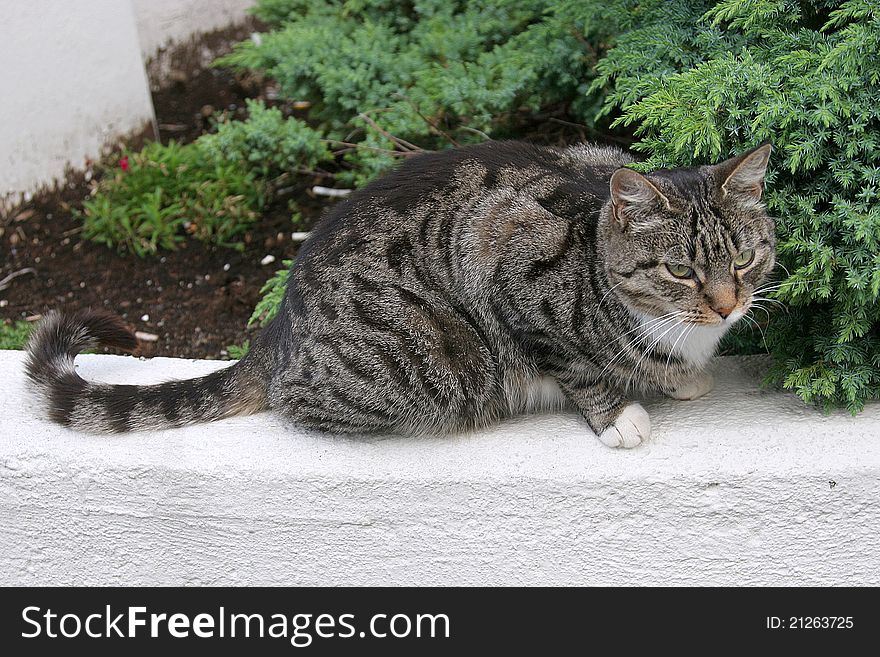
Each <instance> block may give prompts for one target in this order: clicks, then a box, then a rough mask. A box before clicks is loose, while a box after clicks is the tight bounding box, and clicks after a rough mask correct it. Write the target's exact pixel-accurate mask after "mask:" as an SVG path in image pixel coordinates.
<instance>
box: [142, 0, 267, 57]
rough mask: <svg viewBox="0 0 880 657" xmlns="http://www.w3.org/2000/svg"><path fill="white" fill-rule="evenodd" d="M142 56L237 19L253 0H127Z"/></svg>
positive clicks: (153, 53) (242, 15) (244, 14)
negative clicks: (132, 12)
mask: <svg viewBox="0 0 880 657" xmlns="http://www.w3.org/2000/svg"><path fill="white" fill-rule="evenodd" d="M131 2H132V5H133V6H134V13H135V17H136V19H137V28H138V36H139V37H140V44H141V51H142V52H143V56H144V58H145V59H146V58H149V57H152V56H153V55H155V54H156V51H157V50H159V49H160V48H163V47H165V46H167V45H169V43H171V42H180V41H184V40H186V39H188V38H189V37H190V36H191V35H192V34H194V33H196V32H210V31H211V30H215V29H219V28H223V27H226V26H227V25H231V24H233V23H236V22H239V21H241V20H242V19H243V18H245V16H247V9H248V8H249V7H250V6H251V5H253V4H254V0H131Z"/></svg>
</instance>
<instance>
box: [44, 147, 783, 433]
mask: <svg viewBox="0 0 880 657" xmlns="http://www.w3.org/2000/svg"><path fill="white" fill-rule="evenodd" d="M769 156H770V146H769V145H764V146H761V147H758V148H756V149H754V150H752V151H750V152H748V153H745V154H743V155H740V156H739V157H735V158H733V159H730V160H727V161H725V162H722V163H720V164H717V165H714V166H702V167H697V168H688V169H683V168H682V169H669V170H659V171H655V172H653V173H651V174H648V175H642V174H639V173H637V172H635V171H634V170H632V169H629V168H626V165H627V164H629V163H631V162H632V161H633V158H632V157H630V156H629V155H627V154H626V153H624V152H623V151H621V150H618V149H615V148H608V147H600V146H594V145H587V144H583V145H578V146H572V147H569V148H564V149H561V148H552V147H541V146H536V145H530V144H526V143H520V142H495V141H490V142H486V143H483V144H480V145H478V146H470V147H465V148H460V149H455V150H448V151H444V152H439V153H431V154H422V155H418V156H416V157H412V158H410V159H408V160H406V162H404V164H403V165H402V166H400V167H399V168H398V169H397V170H395V171H394V172H393V173H390V174H389V175H387V176H385V177H384V178H382V179H380V180H377V181H375V182H373V183H371V184H370V185H367V186H366V187H365V188H364V189H362V190H360V191H358V192H356V193H354V194H352V196H351V197H350V198H349V199H347V200H345V201H343V202H341V203H340V204H338V205H336V206H335V207H333V208H332V209H330V210H329V211H328V212H327V214H326V216H325V217H324V218H323V220H322V221H321V222H320V224H319V225H318V226H317V227H316V228H315V230H314V231H313V233H312V235H311V236H310V238H309V239H308V240H307V241H306V242H305V244H304V245H303V247H302V249H301V251H300V252H299V255H298V256H297V258H296V261H295V263H294V265H293V267H292V269H291V271H290V275H289V279H288V283H287V290H286V294H285V296H284V300H283V303H282V305H281V309H280V311H279V313H278V316H277V317H276V318H275V319H274V321H272V323H271V324H270V325H269V326H268V327H266V328H265V329H264V330H263V331H262V333H261V334H260V335H259V336H258V337H257V338H256V339H255V340H254V344H253V345H252V347H251V350H250V352H249V353H248V354H247V356H246V357H245V358H244V359H242V360H241V361H239V362H238V363H237V364H235V365H233V366H231V367H229V368H227V369H224V370H221V371H218V372H215V373H213V374H209V375H207V376H203V377H201V378H197V379H192V380H186V381H174V382H168V383H163V384H159V385H146V386H138V385H108V384H102V383H89V382H87V381H85V380H83V379H82V378H80V377H79V376H78V375H77V373H76V372H75V370H74V365H73V359H74V356H75V355H76V354H77V353H78V352H79V351H81V350H82V349H84V348H86V347H91V346H93V345H95V344H106V345H111V346H116V347H119V348H124V349H131V348H134V347H135V346H136V343H135V339H134V337H133V335H132V334H131V333H130V331H129V330H128V329H127V328H126V327H125V325H124V324H123V323H122V322H121V320H119V319H117V318H115V317H113V316H111V315H108V314H105V313H98V312H87V313H81V314H59V313H54V312H53V313H49V314H48V315H47V316H46V318H45V319H44V320H43V321H42V323H41V324H40V325H39V326H38V327H37V328H36V329H35V331H34V334H33V337H32V338H31V340H30V343H29V345H28V352H29V356H28V361H27V373H28V375H29V377H30V379H31V381H32V382H33V383H34V384H35V385H36V387H37V389H38V390H39V391H40V392H41V394H42V397H43V398H44V399H45V400H46V402H47V403H48V408H49V414H50V416H51V418H52V419H53V420H55V421H56V422H60V423H61V424H64V425H67V426H69V427H72V428H75V429H79V430H83V431H90V432H122V431H133V430H141V429H155V428H161V427H172V426H179V425H185V424H190V423H194V422H203V421H208V420H216V419H219V418H223V417H228V416H231V415H236V414H242V413H253V412H256V411H260V410H263V409H269V408H271V409H274V410H275V411H277V412H279V413H281V414H282V415H283V416H285V417H286V418H289V419H290V420H292V421H293V422H294V423H296V424H298V425H300V426H303V427H308V428H312V429H319V430H324V431H329V432H334V433H352V432H354V433H359V432H395V433H405V434H421V433H438V432H439V433H443V432H459V431H466V430H470V429H474V428H478V427H483V426H486V425H488V424H490V423H492V422H495V421H497V420H498V419H500V418H504V417H508V416H511V415H515V414H520V413H528V412H532V411H536V410H540V409H545V410H546V409H557V408H563V407H566V408H573V409H576V410H577V411H578V412H579V413H580V414H581V415H582V416H583V417H584V419H585V420H586V423H587V424H588V425H589V427H590V428H591V429H592V430H593V432H595V434H596V435H597V436H598V437H599V439H600V440H601V441H602V442H603V443H605V444H606V445H609V446H612V447H633V446H635V445H638V444H639V443H641V442H642V441H644V440H646V439H647V438H648V437H649V435H650V422H649V419H648V414H647V413H646V411H645V410H644V408H643V407H642V406H641V405H640V404H638V403H635V402H631V401H629V400H628V398H627V393H629V392H631V391H655V392H656V391H660V392H663V393H665V394H667V395H669V396H671V397H674V398H676V399H694V398H696V397H699V396H700V395H703V394H705V393H706V392H708V391H709V390H710V389H711V387H712V380H711V378H710V377H709V376H708V375H707V374H705V373H704V368H705V366H706V364H707V362H708V361H709V359H710V358H711V356H712V354H713V352H714V351H715V348H716V346H717V344H718V341H719V340H720V339H721V337H722V336H723V335H724V333H725V332H726V331H727V330H728V329H729V328H730V327H731V325H732V324H733V323H734V322H736V321H737V320H738V319H739V318H741V317H742V316H743V315H744V313H746V312H747V311H748V309H749V306H750V303H751V300H752V294H753V293H754V290H755V288H756V286H757V285H758V284H759V283H760V282H761V281H762V280H763V279H764V278H765V277H766V276H767V274H768V273H769V272H770V271H771V269H773V266H774V246H775V239H774V228H773V222H772V221H771V219H770V218H769V217H768V216H767V214H766V212H765V209H764V206H763V204H762V201H761V197H762V192H763V182H764V175H765V171H766V167H767V162H768V159H769Z"/></svg>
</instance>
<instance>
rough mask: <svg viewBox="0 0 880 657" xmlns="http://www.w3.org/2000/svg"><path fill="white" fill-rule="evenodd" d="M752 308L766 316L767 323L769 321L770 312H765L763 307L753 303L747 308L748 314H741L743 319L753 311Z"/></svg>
mask: <svg viewBox="0 0 880 657" xmlns="http://www.w3.org/2000/svg"><path fill="white" fill-rule="evenodd" d="M754 308H757V309H758V310H760V311H761V312H763V313H764V314H765V315H767V321H768V322H769V321H770V311H769V310H767V309H766V308H765V307H764V306H762V305H761V304H759V303H755V302H753V303H752V304H751V305H750V306H749V310H748V312H746V313H744V314H743V318H745V317H748V315H749V313H750V312H752V309H754Z"/></svg>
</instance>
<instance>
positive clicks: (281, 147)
mask: <svg viewBox="0 0 880 657" xmlns="http://www.w3.org/2000/svg"><path fill="white" fill-rule="evenodd" d="M248 111H249V119H248V121H245V122H243V121H222V122H221V123H220V124H219V125H218V130H217V132H216V134H208V135H203V136H202V137H200V138H199V139H197V140H196V141H195V142H193V143H192V144H186V145H181V144H178V143H175V142H171V143H170V144H168V145H162V144H159V143H152V144H148V145H147V146H146V147H145V148H144V149H143V150H141V151H140V152H137V153H133V152H128V151H126V152H124V153H123V154H122V155H121V156H120V157H119V158H118V159H117V160H116V161H115V162H114V163H113V164H112V165H111V166H110V167H109V168H108V169H107V170H106V171H105V175H104V177H103V178H102V179H101V181H100V182H99V183H98V187H97V190H96V191H95V193H94V194H93V195H92V198H91V199H89V200H87V201H86V202H85V203H84V204H83V211H82V213H81V216H82V219H83V222H84V231H83V234H84V236H85V237H87V238H89V239H92V240H95V241H96V242H101V243H104V244H107V245H108V246H112V247H116V248H119V249H125V250H130V251H133V252H134V253H136V254H138V255H140V256H144V255H148V254H151V253H155V252H156V251H157V250H158V249H174V248H176V247H177V245H178V244H179V243H180V242H181V241H182V240H183V239H185V237H186V235H192V236H193V237H196V238H197V239H201V240H205V241H209V242H212V243H214V244H220V245H222V246H231V247H236V248H241V246H242V245H241V243H240V242H238V241H237V238H238V237H239V236H240V235H241V234H242V233H244V232H245V231H246V230H247V229H248V227H249V226H250V225H251V224H253V223H254V222H255V221H256V220H257V219H258V217H259V212H260V210H261V209H262V208H263V206H264V205H265V203H266V202H267V200H268V199H269V197H270V195H271V193H272V189H273V182H274V179H276V178H277V177H280V176H283V175H286V174H293V173H297V172H303V171H311V170H313V169H314V168H315V167H317V165H318V163H319V162H321V161H322V160H329V159H331V155H330V152H329V151H328V150H327V145H326V143H325V142H324V141H322V138H321V136H320V135H319V134H318V133H317V132H315V131H314V130H312V129H311V128H309V127H308V126H307V125H306V124H305V123H303V122H302V121H299V120H297V119H293V118H290V119H285V118H284V117H283V116H282V114H281V112H280V111H279V110H277V109H275V108H268V109H267V108H266V107H265V106H264V105H263V104H262V103H261V102H258V101H248Z"/></svg>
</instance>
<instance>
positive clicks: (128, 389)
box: [25, 311, 267, 433]
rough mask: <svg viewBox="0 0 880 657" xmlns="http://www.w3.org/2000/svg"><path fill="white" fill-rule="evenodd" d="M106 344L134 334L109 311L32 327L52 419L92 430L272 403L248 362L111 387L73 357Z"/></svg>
mask: <svg viewBox="0 0 880 657" xmlns="http://www.w3.org/2000/svg"><path fill="white" fill-rule="evenodd" d="M98 345H102V346H108V347H116V348H119V349H123V350H125V351H131V350H133V349H134V348H135V347H136V346H137V340H136V339H135V336H134V334H133V333H132V332H131V331H130V330H129V329H128V328H127V327H126V326H125V324H124V323H123V322H122V320H121V319H120V318H118V317H116V316H115V315H111V314H110V313H106V312H103V311H90V312H82V313H76V314H62V313H58V312H54V311H53V312H50V313H48V314H47V315H46V317H45V318H44V319H43V320H41V321H40V323H39V324H38V325H37V326H36V327H35V328H34V331H33V333H32V334H31V337H30V340H29V341H28V345H27V360H26V364H25V368H26V371H27V375H28V377H29V378H30V380H31V382H32V383H33V385H34V387H35V388H36V390H37V392H38V394H39V395H40V396H41V397H42V398H43V400H45V402H46V404H47V406H48V410H49V417H50V418H51V419H52V420H54V421H55V422H58V423H59V424H63V425H65V426H68V427H71V428H73V429H78V430H80V431H87V432H91V433H120V432H124V431H137V430H142V429H161V428H167V427H177V426H182V425H185V424H193V423H196V422H208V421H211V420H219V419H220V418H224V417H229V416H231V415H243V414H248V413H255V412H257V411H259V410H263V409H264V408H267V404H266V385H265V383H264V381H262V380H259V379H256V380H255V378H254V377H253V376H252V375H251V374H250V373H249V372H248V368H247V367H243V366H242V365H243V363H244V361H240V362H239V363H237V364H235V365H233V366H232V367H228V368H226V369H223V370H219V371H217V372H213V373H211V374H208V375H207V376H203V377H199V378H197V379H188V380H184V381H169V382H167V383H160V384H157V385H110V384H106V383H90V382H88V381H86V380H84V379H83V378H81V377H80V376H79V375H78V374H77V373H76V370H75V368H74V364H73V359H74V357H75V356H76V355H77V354H78V353H79V352H80V351H82V350H83V349H89V348H93V347H95V346H98Z"/></svg>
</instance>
